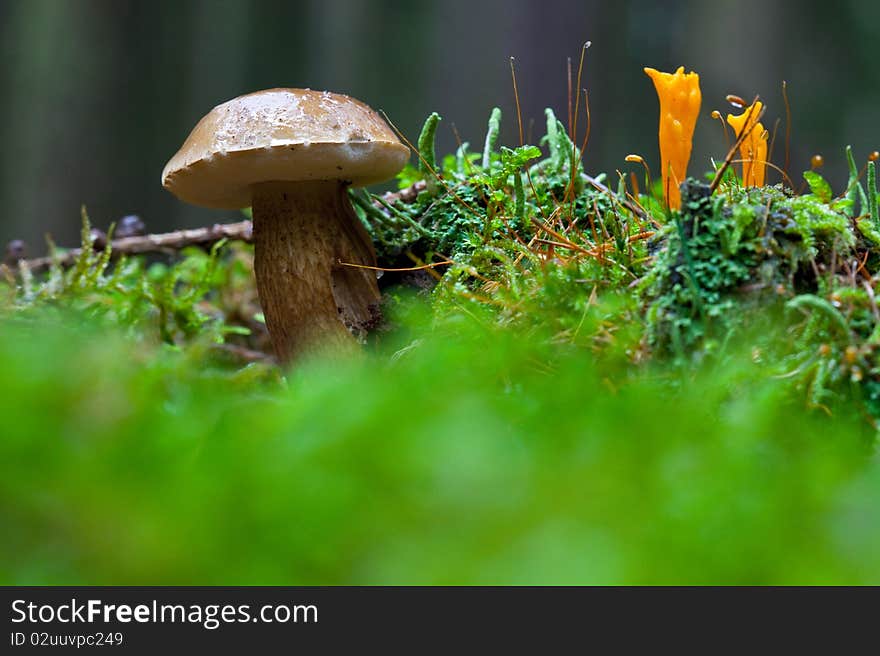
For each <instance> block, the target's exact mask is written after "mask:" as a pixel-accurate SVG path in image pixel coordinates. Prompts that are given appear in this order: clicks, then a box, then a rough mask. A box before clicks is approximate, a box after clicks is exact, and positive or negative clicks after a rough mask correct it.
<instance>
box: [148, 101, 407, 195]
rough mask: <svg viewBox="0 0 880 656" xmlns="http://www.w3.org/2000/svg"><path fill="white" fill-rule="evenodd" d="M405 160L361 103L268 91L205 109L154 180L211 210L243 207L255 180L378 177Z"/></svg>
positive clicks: (361, 181)
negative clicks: (193, 127)
mask: <svg viewBox="0 0 880 656" xmlns="http://www.w3.org/2000/svg"><path fill="white" fill-rule="evenodd" d="M408 157H409V149H408V148H407V147H406V146H404V145H403V144H402V143H400V141H399V140H398V139H397V137H396V136H395V135H394V133H393V132H392V131H391V128H390V127H388V124H387V123H386V122H385V121H383V120H382V118H381V117H380V116H379V115H378V114H377V113H376V112H375V111H373V110H372V109H370V108H369V107H368V106H367V105H365V104H364V103H362V102H360V101H359V100H355V99H354V98H350V97H348V96H344V95H342V94H338V93H330V92H328V91H311V90H309V89H268V90H266V91H257V92H255V93H249V94H247V95H244V96H239V97H238V98H234V99H233V100H230V101H228V102H225V103H223V104H222V105H218V106H217V107H215V108H214V109H212V110H211V111H210V112H209V113H208V114H207V115H206V116H205V117H204V118H203V119H202V120H201V121H199V123H198V125H196V127H195V129H193V131H192V133H190V135H189V137H187V139H186V141H185V142H184V144H183V146H182V147H181V148H180V150H179V151H177V153H176V154H175V155H174V157H172V158H171V160H169V162H168V164H166V165H165V170H164V171H162V185H163V186H164V187H165V188H166V189H168V190H169V191H170V192H171V193H173V194H174V195H175V196H177V197H178V198H179V199H180V200H183V201H185V202H187V203H191V204H193V205H201V206H203V207H213V208H217V209H238V208H241V207H248V206H249V205H250V204H251V196H252V187H253V185H255V184H259V183H262V182H284V181H286V182H303V181H308V180H345V181H347V182H350V183H351V184H353V185H354V186H364V185H368V184H373V183H376V182H381V181H383V180H387V179H388V178H390V177H392V176H393V175H394V174H395V173H397V172H398V171H400V169H402V168H403V166H404V164H405V163H406V160H407V158H408Z"/></svg>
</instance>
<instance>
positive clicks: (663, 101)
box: [645, 66, 702, 210]
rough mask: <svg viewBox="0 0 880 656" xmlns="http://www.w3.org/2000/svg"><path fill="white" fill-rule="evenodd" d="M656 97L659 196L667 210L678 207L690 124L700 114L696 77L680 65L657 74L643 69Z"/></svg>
mask: <svg viewBox="0 0 880 656" xmlns="http://www.w3.org/2000/svg"><path fill="white" fill-rule="evenodd" d="M645 73H647V74H648V77H650V78H651V80H652V81H653V82H654V88H655V89H656V90H657V96H658V97H659V98H660V164H661V166H662V167H663V168H662V172H663V196H664V197H665V198H666V204H667V205H668V206H669V207H670V209H674V210H677V209H678V208H680V207H681V192H680V191H679V188H678V186H679V185H680V184H681V183H682V182H684V179H685V177H686V176H687V166H688V160H690V158H691V142H692V139H693V136H694V126H695V125H696V124H697V115H698V114H699V113H700V101H701V100H702V96H701V95H700V76H699V75H697V74H696V73H693V72H691V73H685V72H684V66H680V67H679V68H678V70H677V71H675V73H661V72H660V71H658V70H655V69H653V68H646V69H645Z"/></svg>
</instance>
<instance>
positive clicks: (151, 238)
mask: <svg viewBox="0 0 880 656" xmlns="http://www.w3.org/2000/svg"><path fill="white" fill-rule="evenodd" d="M425 187H426V184H425V182H424V181H423V180H419V181H418V182H416V183H415V184H413V185H412V186H410V187H406V188H405V189H401V190H400V191H394V192H391V191H389V192H386V193H385V194H383V195H382V197H381V198H382V200H383V201H384V202H386V203H394V202H396V201H401V202H404V203H412V202H415V200H416V198H417V197H418V195H419V193H420V192H422V191H424V190H425ZM375 205H376V206H377V207H379V208H381V204H380V203H378V202H377V203H375ZM221 239H229V240H232V241H243V242H245V243H252V242H253V225H252V224H251V222H250V221H247V220H246V221H237V222H235V223H215V224H214V225H212V226H209V227H206V228H194V229H190V230H175V231H173V232H165V233H158V234H151V235H142V236H137V237H124V238H120V239H114V240H113V241H111V242H110V248H111V251H112V253H113V256H114V257H116V256H119V255H143V254H146V253H174V252H177V251H180V250H182V249H184V248H186V247H187V246H211V245H213V244H215V243H217V242H218V241H220V240H221ZM96 250H97V249H96ZM81 254H82V249H81V248H72V249H70V250H67V251H65V252H63V253H58V254H56V255H55V256H54V257H52V256H45V257H35V258H32V259H23V260H20V261H19V262H17V263H16V262H9V263H8V264H11V265H13V266H14V265H15V264H22V263H23V265H24V266H26V267H27V268H28V269H29V270H30V271H31V272H32V273H38V272H41V271H45V270H46V269H48V268H49V267H50V266H52V263H53V262H56V263H57V264H58V266H61V267H69V266H72V265H73V263H74V262H76V259H77V258H78V257H79V256H80V255H81Z"/></svg>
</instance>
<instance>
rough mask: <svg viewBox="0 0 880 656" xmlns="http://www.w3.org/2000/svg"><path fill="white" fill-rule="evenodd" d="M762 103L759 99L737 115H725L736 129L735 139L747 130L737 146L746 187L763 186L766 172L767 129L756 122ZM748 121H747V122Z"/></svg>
mask: <svg viewBox="0 0 880 656" xmlns="http://www.w3.org/2000/svg"><path fill="white" fill-rule="evenodd" d="M763 107H764V105H763V104H762V103H761V101H760V100H756V101H755V104H754V105H752V106H750V107H747V108H746V110H745V111H744V112H743V113H742V114H740V115H739V116H734V115H733V114H728V115H727V122H728V124H729V125H730V127H732V128H733V129H734V130H735V131H736V137H737V139H739V138H740V136H741V135H742V134H743V132H747V133H748V134H747V136H746V137H745V138H744V139H743V142H742V144H741V145H740V147H739V154H740V159H742V160H743V163H742V182H743V185H744V186H746V187H763V186H764V177H765V175H766V173H767V137H768V133H767V130H765V129H764V126H763V125H762V124H761V123H759V122H758V118H759V117H760V116H761V110H762V109H763ZM747 122H748V123H747Z"/></svg>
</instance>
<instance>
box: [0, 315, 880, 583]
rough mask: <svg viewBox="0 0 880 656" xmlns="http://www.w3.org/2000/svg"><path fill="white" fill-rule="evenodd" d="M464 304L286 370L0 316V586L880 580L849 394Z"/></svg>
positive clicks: (868, 486)
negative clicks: (568, 340) (471, 310)
mask: <svg viewBox="0 0 880 656" xmlns="http://www.w3.org/2000/svg"><path fill="white" fill-rule="evenodd" d="M418 316H419V315H418V313H416V312H414V313H412V316H410V317H409V318H407V319H403V321H404V322H405V323H406V322H408V323H409V324H410V325H412V324H413V323H415V324H418V322H419V319H418ZM463 316H465V315H458V316H457V317H455V318H450V319H449V320H447V321H445V322H444V323H442V324H439V325H435V326H434V327H433V328H432V329H431V330H427V329H426V328H425V327H424V326H417V330H418V332H419V334H420V335H421V338H420V340H419V341H418V342H415V343H409V342H407V339H406V338H404V337H403V336H404V335H406V334H407V331H406V330H405V329H401V330H400V331H399V332H398V337H396V338H393V339H389V340H388V343H385V344H383V345H380V346H379V347H377V349H375V350H374V351H373V352H372V353H371V354H369V355H367V356H365V358H364V359H363V360H362V361H359V362H347V363H329V364H328V363H326V362H325V363H313V364H312V365H307V366H305V367H302V368H300V369H298V370H297V371H296V372H295V373H294V374H291V375H290V377H289V379H288V380H287V382H286V383H284V382H279V381H278V380H277V379H275V380H273V379H272V377H271V376H268V377H267V376H265V375H263V373H262V372H261V371H259V370H258V369H257V368H255V367H251V368H246V369H244V370H243V371H241V372H240V373H238V374H236V375H234V376H230V375H229V374H228V371H227V372H225V373H224V372H222V371H220V370H219V369H218V370H217V371H214V370H213V369H212V368H211V367H210V366H205V365H204V361H203V360H200V361H199V362H200V365H199V366H193V360H192V358H195V357H201V356H199V355H193V354H192V352H191V351H190V352H179V351H175V350H172V349H164V350H160V352H159V354H158V355H157V354H156V352H155V350H154V347H150V348H149V349H147V348H146V347H145V346H144V345H143V344H142V343H139V342H137V341H135V340H133V339H132V338H131V337H126V336H124V335H122V334H121V333H120V332H116V331H114V330H112V329H108V327H107V326H106V325H103V326H101V327H100V328H97V327H91V328H90V327H88V326H89V325H90V324H89V322H85V323H84V322H83V321H81V320H77V321H74V320H70V318H69V317H64V316H55V315H54V314H52V313H49V312H46V313H45V314H37V315H36V316H30V317H28V318H27V319H20V320H6V321H4V322H3V323H2V324H0V411H2V414H0V416H2V424H0V435H2V438H0V460H2V462H3V476H2V477H0V522H2V525H3V538H2V541H0V581H2V583H5V584H226V585H228V584H418V583H449V584H455V583H504V584H507V583H522V584H539V583H540V584H549V583H560V584H568V583H743V584H744V583H753V584H770V583H818V584H821V583H874V584H876V583H880V557H878V554H880V523H878V522H877V521H876V520H877V516H878V508H880V463H878V459H877V457H876V455H875V454H874V453H873V450H872V447H870V444H871V440H872V438H873V432H872V430H871V429H870V428H869V426H868V425H867V422H865V421H864V420H863V418H862V417H861V416H860V415H859V412H857V411H856V410H855V409H854V408H848V407H841V408H837V409H836V410H835V416H834V418H833V419H829V418H828V417H826V416H825V415H824V414H823V413H820V412H813V413H807V412H804V411H803V406H802V403H803V401H802V398H799V397H797V395H792V394H791V390H790V389H788V388H787V387H786V386H785V384H784V381H780V380H775V379H773V378H771V377H768V376H760V377H758V376H755V372H754V371H753V370H752V368H754V367H758V366H759V365H756V364H754V363H752V361H751V359H750V358H748V357H745V358H739V359H736V360H735V362H738V363H739V364H736V365H732V364H729V363H728V364H727V365H724V366H723V367H722V366H720V365H713V366H712V368H705V369H704V370H702V371H699V372H697V373H693V372H691V373H689V374H687V375H685V374H681V376H680V377H679V378H676V379H674V380H672V379H670V374H669V371H668V370H666V371H665V372H664V373H663V374H662V376H661V375H660V371H659V370H651V369H649V368H642V369H640V370H637V371H636V372H635V373H633V370H632V368H629V369H627V368H625V367H624V366H622V365H620V366H618V365H615V364H613V363H612V362H610V361H600V360H596V359H594V358H593V357H592V356H591V355H590V354H589V352H587V351H584V350H583V349H580V350H576V349H574V348H566V347H564V346H560V345H558V344H557V345H549V341H548V340H544V339H534V338H533V336H525V335H523V334H522V333H517V332H516V331H512V330H487V329H486V326H485V325H483V324H482V323H481V322H480V319H479V317H475V318H474V319H464V318H462V317H463ZM75 326H79V327H75ZM84 326H85V327H84ZM393 354H394V355H393ZM389 356H390V357H389ZM743 362H745V363H747V364H742V363H743ZM674 376H678V374H675V375H674ZM756 380H760V381H761V382H755V381H756Z"/></svg>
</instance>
